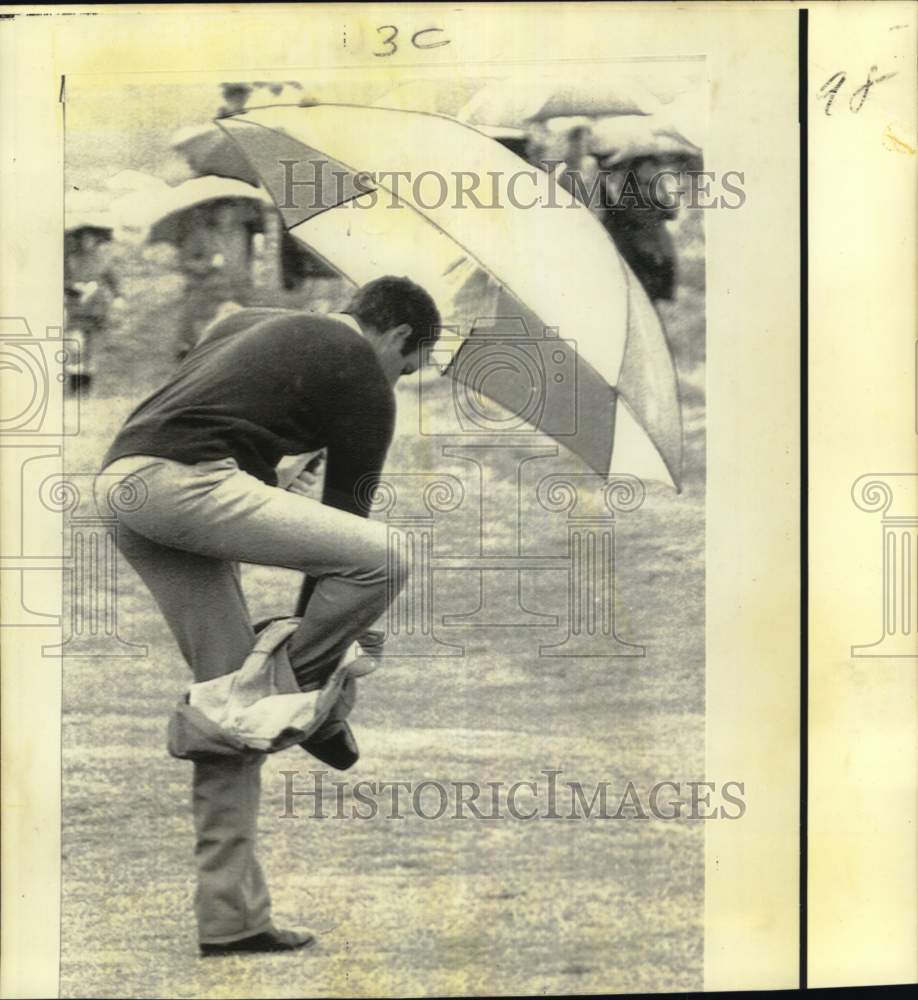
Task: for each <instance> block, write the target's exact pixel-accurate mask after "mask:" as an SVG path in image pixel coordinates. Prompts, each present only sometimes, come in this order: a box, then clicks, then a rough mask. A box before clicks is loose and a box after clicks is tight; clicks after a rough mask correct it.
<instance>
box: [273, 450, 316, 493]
mask: <svg viewBox="0 0 918 1000" xmlns="http://www.w3.org/2000/svg"><path fill="white" fill-rule="evenodd" d="M324 461H325V452H324V451H314V452H310V453H308V454H306V455H299V456H298V457H297V458H296V459H295V460H294V461H293V463H292V464H291V465H289V466H287V467H286V468H278V470H277V479H278V482H277V485H278V486H280V487H281V489H286V490H289V491H290V492H291V493H296V494H297V495H298V496H301V497H315V495H316V493H317V492H318V490H317V489H316V485H317V484H318V483H319V481H320V479H321V478H322V464H323V462H324Z"/></svg>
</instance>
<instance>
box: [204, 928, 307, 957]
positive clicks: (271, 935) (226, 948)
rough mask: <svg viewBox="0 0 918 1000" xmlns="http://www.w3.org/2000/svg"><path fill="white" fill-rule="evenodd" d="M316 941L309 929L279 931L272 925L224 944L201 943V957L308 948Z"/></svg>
mask: <svg viewBox="0 0 918 1000" xmlns="http://www.w3.org/2000/svg"><path fill="white" fill-rule="evenodd" d="M315 943H316V936H315V934H312V933H311V932H309V931H303V932H300V931H279V930H277V928H275V927H272V928H271V930H269V931H262V932H261V934H253V935H252V936H251V937H247V938H240V939H239V940H238V941H228V942H227V943H226V944H206V943H204V942H202V943H201V945H200V948H201V957H202V958H213V957H216V956H218V955H240V954H254V953H256V952H266V951H296V950H297V948H309V947H311V946H312V945H314V944H315Z"/></svg>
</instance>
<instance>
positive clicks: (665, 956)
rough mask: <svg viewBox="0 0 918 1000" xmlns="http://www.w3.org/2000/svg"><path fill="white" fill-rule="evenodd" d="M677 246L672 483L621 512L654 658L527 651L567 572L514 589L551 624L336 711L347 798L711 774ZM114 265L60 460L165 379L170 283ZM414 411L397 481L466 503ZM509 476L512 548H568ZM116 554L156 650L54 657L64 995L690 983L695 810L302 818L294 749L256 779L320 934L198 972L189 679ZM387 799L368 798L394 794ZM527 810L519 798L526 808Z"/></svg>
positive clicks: (448, 600) (134, 627)
mask: <svg viewBox="0 0 918 1000" xmlns="http://www.w3.org/2000/svg"><path fill="white" fill-rule="evenodd" d="M679 242H680V247H681V248H682V262H681V263H682V272H681V273H682V284H681V287H680V291H679V298H678V300H677V301H676V302H675V303H672V304H665V305H664V308H663V310H662V311H663V316H664V320H665V322H666V326H667V331H668V335H669V337H670V340H671V342H672V344H673V347H674V351H675V353H676V357H677V363H678V366H679V370H680V381H681V390H682V397H683V400H684V404H685V427H686V448H687V461H686V466H687V476H686V484H685V489H684V491H683V493H682V494H681V495H679V496H676V495H675V494H673V493H672V492H671V491H668V490H666V489H664V488H662V487H657V486H654V485H653V484H648V493H647V497H646V500H645V502H644V504H643V506H642V507H641V508H640V509H639V510H637V511H634V512H632V513H628V514H620V515H619V516H618V518H617V522H616V571H615V586H616V616H617V630H618V634H619V636H620V638H621V639H622V640H624V641H627V642H631V643H639V644H642V645H644V646H645V647H646V655H645V656H643V657H639V658H638V657H610V658H598V659H585V658H581V659H577V658H559V657H549V656H540V655H539V645H540V643H549V642H557V641H560V639H561V638H563V635H564V617H565V615H566V610H565V608H566V579H565V577H564V575H563V574H560V573H557V572H554V571H544V572H542V573H541V574H526V575H524V579H523V584H522V594H521V597H522V602H523V604H524V606H525V607H527V608H529V609H532V610H535V611H538V612H541V613H544V614H550V615H557V616H559V618H560V619H561V621H560V623H559V625H558V626H557V627H551V626H542V627H529V628H527V627H517V628H512V627H511V628H490V629H488V628H485V629H473V628H460V627H454V628H451V629H448V630H446V629H444V630H442V632H441V634H443V635H444V636H445V635H446V633H447V632H448V638H449V641H451V642H455V643H458V644H461V645H462V646H463V647H464V655H462V656H460V657H456V658H453V659H442V660H437V659H413V660H412V659H406V660H403V661H397V662H396V663H394V664H393V665H392V666H391V667H389V666H387V667H386V669H383V670H380V671H378V672H377V673H376V674H374V675H373V676H372V677H370V678H367V679H366V680H365V681H363V682H361V683H362V687H361V695H360V700H359V703H358V705H357V708H356V709H355V712H354V715H353V717H352V722H353V724H354V728H355V731H356V733H357V736H358V739H359V741H360V746H361V751H362V758H361V761H360V762H359V764H358V765H357V766H356V767H355V768H354V769H353V770H352V771H351V772H349V773H348V774H347V775H346V776H343V777H346V778H347V780H348V781H350V782H351V783H356V782H358V781H362V780H363V781H376V782H379V781H412V782H415V783H417V782H420V781H422V780H439V781H442V782H445V783H450V782H456V781H478V782H497V781H502V782H504V783H505V785H509V784H511V783H513V782H515V781H525V780H535V779H538V778H539V776H540V772H541V771H542V770H543V769H545V768H556V769H558V768H559V769H562V771H563V773H562V775H561V776H560V780H562V781H564V780H570V781H579V782H581V783H583V785H584V786H586V787H587V788H589V786H591V785H593V784H594V783H597V782H601V781H608V782H609V783H610V785H611V788H612V789H613V790H618V792H619V793H620V792H621V789H623V787H624V786H625V783H626V782H627V781H632V782H634V785H635V787H636V788H637V789H639V790H641V791H642V792H643V797H644V799H645V801H646V794H647V791H648V790H649V789H650V787H651V786H652V785H653V784H654V783H655V782H657V781H662V780H667V779H670V780H675V781H680V780H681V781H689V780H693V779H702V778H703V777H704V773H703V770H704V563H703V559H704V308H703V303H704V284H703V246H702V243H701V237H700V224H699V223H698V221H697V220H696V219H691V218H689V219H688V220H687V221H685V222H684V223H683V226H682V229H681V230H680V233H679ZM128 263H130V264H131V266H130V268H129V270H128V273H127V276H126V279H125V291H126V295H127V297H128V302H129V309H128V312H127V315H126V318H125V320H124V322H123V323H122V324H121V326H120V327H119V328H117V329H115V330H113V331H112V333H111V335H110V336H109V337H108V341H107V343H106V344H105V346H104V351H102V352H100V369H101V371H100V376H99V379H98V383H97V386H96V390H95V392H94V395H93V396H92V397H91V399H90V400H89V401H88V402H87V403H86V404H85V406H84V409H83V419H82V427H83V430H82V431H81V433H80V435H79V436H78V437H77V438H76V439H72V440H70V441H68V444H67V454H66V461H67V466H68V468H69V469H70V470H71V471H74V472H77V471H91V470H93V469H94V468H96V467H97V464H98V461H99V459H100V457H101V455H102V453H103V452H104V449H105V447H106V446H107V444H108V442H109V441H110V439H111V437H112V435H113V434H114V432H115V431H116V429H117V427H118V426H119V425H120V422H121V421H122V419H123V417H124V416H125V414H126V412H127V411H128V410H129V409H130V408H131V407H132V406H133V405H134V403H135V402H136V401H137V400H138V399H139V398H142V397H143V396H144V395H145V394H146V393H147V392H148V391H150V389H151V388H153V387H154V386H155V385H156V384H157V383H158V382H159V381H160V380H161V379H162V378H163V377H164V376H165V375H166V374H167V373H168V371H169V369H170V366H171V361H170V354H171V345H172V340H173V337H174V327H175V322H176V314H177V303H176V296H177V294H179V290H180V284H179V283H178V282H177V280H176V278H175V276H174V275H171V274H169V273H168V272H166V271H165V270H163V269H162V267H161V266H160V265H157V264H156V263H155V262H153V263H151V262H149V261H148V262H147V263H146V264H144V263H142V262H140V261H139V259H138V260H133V262H128ZM340 291H341V290H340V289H337V288H335V287H333V286H323V287H320V288H317V289H314V290H313V293H312V298H311V304H313V305H315V304H318V305H320V306H322V307H327V306H328V305H331V304H334V302H335V300H336V297H338V296H339V295H340ZM291 301H303V302H304V303H305V304H310V301H309V300H308V299H302V300H297V299H293V298H291ZM426 388H427V387H426V386H425V389H426ZM430 389H431V392H432V395H430V396H429V397H428V399H429V400H430V401H429V402H428V403H427V405H428V406H430V407H433V408H436V407H437V406H446V405H448V392H447V390H448V383H446V382H445V380H444V381H441V382H440V383H439V384H435V385H432V386H431V387H430ZM417 406H418V403H417V383H416V382H413V383H411V384H409V385H406V386H404V387H403V388H402V389H401V390H400V392H399V425H398V434H397V437H396V441H395V443H394V445H393V448H392V450H391V453H390V460H389V466H388V467H389V470H390V471H393V472H411V471H416V470H425V469H431V468H433V469H440V470H442V471H449V472H453V473H454V474H457V475H462V476H463V477H464V483H465V485H466V488H467V491H468V493H469V500H470V501H473V500H475V482H474V479H473V477H470V476H469V475H468V471H467V469H468V466H465V469H466V471H465V472H463V468H464V467H463V465H462V463H457V462H456V461H455V459H445V458H443V457H442V455H439V453H438V452H437V450H436V448H435V446H434V445H432V444H431V443H430V442H429V441H427V442H424V441H422V440H419V438H418V436H417V433H416V428H417V420H418V411H417ZM533 440H534V442H536V443H540V444H544V443H546V442H545V440H544V439H541V438H536V437H534V439H533ZM517 458H519V455H518V454H514V453H513V452H511V451H508V452H507V453H506V455H505V456H504V459H503V460H501V459H498V463H497V467H496V472H495V482H494V484H493V489H494V490H495V496H496V499H497V501H498V509H500V510H502V511H505V515H504V516H502V517H498V518H497V519H496V520H495V521H494V522H493V523H492V525H491V527H490V528H489V529H488V533H487V536H486V537H485V538H484V539H483V544H485V545H488V546H494V547H498V546H504V547H506V546H508V545H512V544H513V540H514V538H515V537H516V532H517V485H516V479H515V476H516V468H517V466H516V461H515V459H517ZM501 461H503V462H504V464H503V465H501V464H500V462H501ZM561 469H567V470H569V471H580V472H582V471H583V469H582V468H580V467H579V466H578V464H577V463H576V461H575V460H573V459H572V458H570V457H569V456H567V457H566V456H564V455H562V456H560V457H559V458H558V459H557V460H556V462H555V463H554V464H551V465H550V466H549V467H547V469H546V471H560V470H561ZM523 485H524V489H523V494H524V495H523V499H522V501H521V514H520V516H521V519H522V524H523V528H522V539H523V550H524V551H527V552H530V553H532V552H539V553H543V554H546V553H547V554H555V555H558V554H563V553H564V551H565V545H566V537H567V534H566V530H567V529H566V521H565V515H564V514H557V513H553V514H549V513H547V512H545V511H544V510H543V509H542V508H541V507H539V506H538V505H537V504H536V502H535V500H534V498H533V491H532V489H531V487H532V486H533V483H532V482H530V481H529V480H526V481H525V482H524V484H523ZM450 517H451V518H452V520H450V521H449V522H448V524H446V522H444V524H445V525H446V526H444V527H442V528H438V529H437V530H438V535H437V545H438V547H439V548H440V549H441V550H442V551H444V552H451V553H462V552H463V551H466V552H467V551H470V550H472V549H473V547H474V546H477V544H478V540H479V539H478V534H477V527H476V525H477V522H476V521H475V519H474V518H471V519H470V518H469V517H467V516H465V515H463V514H462V512H461V510H460V511H457V512H456V514H455V515H450ZM122 566H123V568H122V571H121V576H120V590H119V610H120V613H121V620H122V625H121V630H122V634H123V635H124V637H125V638H128V639H130V640H132V641H135V642H143V643H145V644H146V645H147V646H148V655H147V656H146V657H141V658H137V659H132V660H101V659H95V660H89V659H70V660H68V661H67V662H66V663H65V691H64V720H63V737H64V754H63V760H64V778H63V795H64V828H63V849H64V869H63V939H62V967H61V988H62V993H63V995H65V996H78V997H126V996H130V997H156V996H178V997H203V996H208V997H211V996H212V997H222V996H225V997H303V996H341V995H356V996H361V995H393V996H412V995H417V996H420V995H424V996H427V995H442V994H457V993H460V994H463V993H464V994H486V995H487V994H490V995H497V994H509V993H548V994H564V993H579V994H583V993H596V992H600V993H601V992H618V991H635V992H638V991H652V990H663V991H666V990H677V989H678V990H686V989H697V988H700V987H701V985H702V952H703V948H702V946H703V937H702V932H703V904H704V868H703V824H702V823H700V822H697V821H691V820H686V819H683V820H680V821H675V820H673V821H666V820H660V819H647V820H639V819H617V820H615V819H600V818H592V819H588V820H587V819H579V820H571V819H566V818H562V819H536V820H532V821H529V822H523V821H517V820H512V819H509V818H505V819H503V820H496V821H488V820H479V819H475V818H466V819H461V820H458V819H450V818H449V814H447V816H446V817H444V818H442V819H439V820H425V819H423V818H421V817H418V816H407V818H403V819H391V818H388V815H387V810H386V809H385V808H381V810H380V814H379V815H377V816H376V817H375V818H374V819H372V820H360V819H353V818H352V819H335V818H333V813H334V811H335V805H334V796H333V794H332V795H331V798H330V800H329V802H328V804H327V805H326V812H327V814H329V818H326V819H317V818H314V817H313V816H312V815H311V800H310V799H309V798H302V799H299V800H297V802H296V808H297V815H296V817H286V818H282V813H283V812H284V806H285V803H284V784H285V778H284V776H283V775H282V773H281V772H282V771H296V772H298V773H297V775H296V777H295V781H296V786H297V788H299V789H304V788H308V787H310V782H311V778H310V777H309V773H308V772H309V771H310V770H311V769H312V768H314V767H317V766H318V765H317V764H316V762H315V761H313V760H312V759H311V758H309V757H307V756H306V755H305V754H304V753H303V752H302V751H301V750H299V749H295V750H291V751H287V752H285V753H283V754H279V755H276V756H274V757H271V758H269V760H268V761H267V763H266V765H265V768H264V771H263V775H264V797H263V804H262V818H261V843H260V857H261V860H262V863H263V865H264V867H265V870H266V873H267V876H268V880H269V884H270V885H271V887H272V892H273V899H274V908H275V916H276V920H277V922H278V924H279V925H281V926H311V927H313V928H315V929H316V930H318V931H319V932H320V942H319V945H318V946H317V947H316V948H315V949H313V950H311V951H308V952H300V953H296V954H292V955H286V956H256V957H248V958H230V959H220V960H207V961H202V960H200V959H199V958H198V957H197V951H196V939H195V927H194V922H193V917H192V909H191V903H192V892H193V865H192V854H191V852H192V846H193V834H192V827H191V815H190V809H189V783H190V765H188V764H186V763H182V762H178V761H175V760H172V759H171V758H170V757H169V756H168V755H167V753H166V750H165V725H166V720H167V717H168V714H169V712H170V711H171V709H172V707H173V705H174V703H175V701H176V699H177V697H178V695H179V694H180V693H181V692H182V691H183V690H184V688H185V687H186V686H187V683H188V680H189V677H188V673H187V669H186V667H185V665H184V664H183V662H182V661H181V658H180V656H179V654H178V651H177V649H176V647H175V645H174V643H173V642H172V640H171V637H170V636H169V634H168V632H167V629H166V627H165V625H164V623H163V622H162V620H161V619H160V617H159V615H158V612H157V611H156V609H155V607H154V606H153V603H152V601H151V599H150V597H149V595H148V594H147V593H146V591H145V590H144V588H143V586H142V584H141V583H140V581H139V580H138V579H137V577H136V576H135V575H134V574H133V572H132V571H131V570H130V569H129V568H128V567H127V566H126V565H124V564H122ZM298 583H299V580H298V577H297V575H296V574H293V573H289V572H285V571H279V570H273V569H266V568H263V567H247V568H246V571H245V584H246V589H247V592H248V594H249V597H250V601H251V605H252V610H253V613H254V614H255V615H256V616H261V615H264V614H278V613H287V612H289V611H291V610H292V608H293V604H294V600H295V595H296V590H297V587H298ZM479 598H480V594H479V583H478V577H477V575H476V574H474V573H467V572H460V571H451V572H448V573H441V574H438V578H437V587H436V594H435V614H436V615H437V616H438V617H441V616H442V615H444V614H461V613H463V612H471V611H473V610H474V609H475V607H476V606H477V603H478V601H479ZM489 600H491V601H492V604H491V606H492V607H493V609H494V611H495V614H497V615H501V614H509V613H510V612H511V611H512V609H513V608H514V607H515V603H516V590H515V579H514V578H513V577H512V576H505V577H503V578H501V579H500V582H499V583H498V584H497V585H496V586H493V587H492V589H490V590H489ZM335 777H336V775H334V774H329V775H328V776H327V779H326V780H327V781H329V782H330V781H331V780H334V778H335ZM544 781H545V779H544V778H543V779H542V783H543V787H544ZM611 800H613V801H617V799H616V796H615V794H612V797H611ZM378 801H379V803H380V805H381V807H384V806H385V803H386V802H387V801H388V796H384V797H380V798H379V799H378ZM403 801H405V800H404V799H403ZM430 801H433V802H434V804H435V799H434V800H430V799H428V798H425V800H424V802H425V805H426V804H427V803H428V802H430ZM521 802H522V805H523V807H524V808H525V807H526V806H527V805H528V800H527V799H526V798H525V797H523V798H522V799H521ZM563 802H564V804H563V805H562V806H561V807H560V809H559V811H561V812H562V813H563V814H566V813H567V812H569V802H568V799H564V800H563ZM542 805H543V807H544V800H543V803H542ZM427 807H428V808H433V807H432V806H427ZM610 811H613V812H614V806H613V808H612V810H610Z"/></svg>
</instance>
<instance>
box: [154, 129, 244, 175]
mask: <svg viewBox="0 0 918 1000" xmlns="http://www.w3.org/2000/svg"><path fill="white" fill-rule="evenodd" d="M171 146H172V148H173V149H174V150H175V151H176V152H177V153H180V154H181V155H182V156H184V157H185V159H186V161H187V162H188V166H189V167H191V169H192V170H193V171H194V172H195V173H196V174H197V175H198V176H199V177H206V176H213V177H228V178H230V179H234V180H240V181H245V182H246V183H247V184H257V183H258V175H257V174H256V173H255V171H254V170H253V169H252V168H251V166H250V165H249V162H248V160H246V158H245V157H244V156H243V155H242V154H241V153H240V151H239V148H238V147H237V146H236V145H235V143H233V142H231V141H230V140H228V139H227V137H226V134H225V133H224V132H221V131H220V129H219V128H217V126H216V125H214V124H213V122H207V124H205V125H189V126H187V127H185V128H181V129H179V130H178V132H176V133H175V134H174V135H173V136H172V140H171Z"/></svg>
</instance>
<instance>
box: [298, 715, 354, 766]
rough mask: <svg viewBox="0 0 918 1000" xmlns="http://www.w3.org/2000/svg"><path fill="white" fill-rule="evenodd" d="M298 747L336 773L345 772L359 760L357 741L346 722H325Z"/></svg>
mask: <svg viewBox="0 0 918 1000" xmlns="http://www.w3.org/2000/svg"><path fill="white" fill-rule="evenodd" d="M300 746H301V747H302V748H303V749H304V750H305V751H306V753H309V754H312V756H313V757H315V758H316V759H317V760H320V761H322V763H323V764H328V766H329V767H333V768H335V770H337V771H346V770H347V769H348V768H349V767H353V766H354V765H355V764H356V763H357V761H358V760H360V751H359V750H358V749H357V740H355V739H354V734H353V733H352V732H351V727H350V726H349V725H348V724H347V723H346V722H343V721H341V722H332V721H329V722H325V723H324V724H323V725H321V726H319V728H318V729H317V730H316V731H315V732H314V733H313V734H312V736H310V737H309V739H308V740H303V742H302V743H301V744H300Z"/></svg>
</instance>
